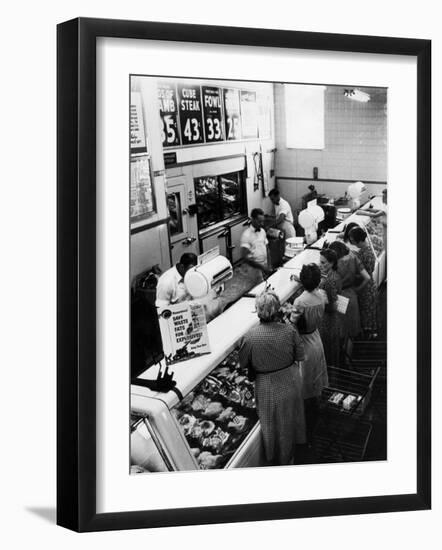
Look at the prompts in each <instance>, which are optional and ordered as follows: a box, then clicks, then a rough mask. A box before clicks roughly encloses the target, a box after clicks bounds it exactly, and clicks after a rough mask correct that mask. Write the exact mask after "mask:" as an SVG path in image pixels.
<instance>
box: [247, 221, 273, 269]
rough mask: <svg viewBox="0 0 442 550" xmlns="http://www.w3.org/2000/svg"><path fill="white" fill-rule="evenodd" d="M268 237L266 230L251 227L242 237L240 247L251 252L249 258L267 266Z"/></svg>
mask: <svg viewBox="0 0 442 550" xmlns="http://www.w3.org/2000/svg"><path fill="white" fill-rule="evenodd" d="M267 244H268V240H267V236H266V232H265V231H264V229H262V228H261V229H259V231H256V229H255V228H254V227H253V225H250V226H249V227H248V228H247V229H246V230H245V231H244V232H243V234H242V235H241V242H240V246H241V247H243V248H247V249H248V250H250V254H249V258H250V259H251V260H253V261H254V262H256V263H258V264H261V265H263V266H265V265H267Z"/></svg>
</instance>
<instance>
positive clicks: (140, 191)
mask: <svg viewBox="0 0 442 550" xmlns="http://www.w3.org/2000/svg"><path fill="white" fill-rule="evenodd" d="M153 211H154V208H153V196H152V181H151V177H150V159H149V157H148V155H143V156H140V157H134V158H132V159H131V161H130V219H131V221H138V220H140V219H143V218H146V217H148V216H149V214H151V213H152V212H153Z"/></svg>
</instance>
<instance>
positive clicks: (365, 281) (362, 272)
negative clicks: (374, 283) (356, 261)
mask: <svg viewBox="0 0 442 550" xmlns="http://www.w3.org/2000/svg"><path fill="white" fill-rule="evenodd" d="M359 274H360V276H361V277H362V282H361V284H360V285H359V286H355V291H356V292H361V290H362V289H363V288H364V286H365V285H367V284H368V282H369V281H370V279H371V277H370V275H369V274H368V271H367V270H366V269H364V268H363V267H361V268H360V270H359Z"/></svg>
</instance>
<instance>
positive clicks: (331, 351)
mask: <svg viewBox="0 0 442 550" xmlns="http://www.w3.org/2000/svg"><path fill="white" fill-rule="evenodd" d="M319 267H320V269H321V282H320V284H319V288H320V289H322V290H323V291H324V292H325V293H326V295H327V303H326V304H325V312H324V317H323V320H322V324H321V327H320V329H319V333H320V335H321V340H322V344H323V346H324V353H325V359H326V361H327V365H328V366H334V367H339V365H340V350H341V332H342V330H341V319H340V313H339V312H338V310H337V300H338V294H340V293H341V291H342V281H341V277H340V276H339V274H338V272H337V268H338V257H337V255H336V252H334V251H333V250H330V249H329V248H326V249H324V250H321V253H320V266H319Z"/></svg>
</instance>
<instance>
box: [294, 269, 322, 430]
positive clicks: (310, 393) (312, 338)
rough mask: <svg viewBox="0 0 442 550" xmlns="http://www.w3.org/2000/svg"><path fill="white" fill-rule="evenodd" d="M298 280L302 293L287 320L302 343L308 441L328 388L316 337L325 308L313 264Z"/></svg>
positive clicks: (318, 276) (302, 271)
mask: <svg viewBox="0 0 442 550" xmlns="http://www.w3.org/2000/svg"><path fill="white" fill-rule="evenodd" d="M300 281H301V284H302V286H303V287H304V292H303V293H302V294H301V295H300V296H298V298H296V299H295V301H294V302H293V312H292V314H291V316H290V320H291V322H292V323H296V324H297V327H298V330H299V333H300V335H301V338H302V342H303V344H304V354H305V359H304V363H303V365H302V385H303V397H304V405H305V413H306V428H307V439H308V440H310V439H311V436H312V434H313V430H314V428H315V425H316V422H317V418H318V412H319V397H320V395H321V392H322V388H324V387H325V386H327V385H328V376H327V363H326V361H325V355H324V348H323V345H322V340H321V336H320V334H319V327H320V326H321V324H322V318H323V316H324V305H325V303H324V298H323V297H322V294H321V292H319V290H318V286H319V283H320V281H321V272H320V270H319V267H318V266H317V265H316V264H308V265H304V266H303V267H302V270H301V273H300Z"/></svg>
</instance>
